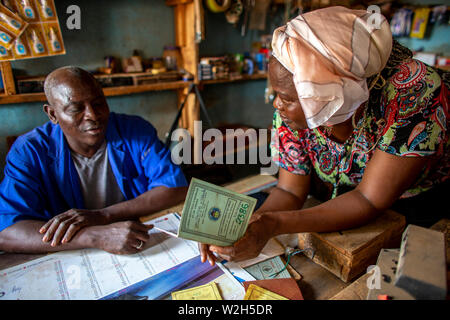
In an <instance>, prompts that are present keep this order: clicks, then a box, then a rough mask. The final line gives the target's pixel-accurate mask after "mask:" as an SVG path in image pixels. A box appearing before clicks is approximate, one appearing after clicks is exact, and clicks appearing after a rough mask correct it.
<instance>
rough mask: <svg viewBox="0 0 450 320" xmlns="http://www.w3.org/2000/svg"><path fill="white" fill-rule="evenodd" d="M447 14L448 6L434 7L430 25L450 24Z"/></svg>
mask: <svg viewBox="0 0 450 320" xmlns="http://www.w3.org/2000/svg"><path fill="white" fill-rule="evenodd" d="M447 12H448V10H447V6H446V5H445V4H444V5H441V6H436V7H434V8H433V9H432V13H431V18H430V23H433V24H437V25H439V24H444V23H448V21H449V19H448V13H447Z"/></svg>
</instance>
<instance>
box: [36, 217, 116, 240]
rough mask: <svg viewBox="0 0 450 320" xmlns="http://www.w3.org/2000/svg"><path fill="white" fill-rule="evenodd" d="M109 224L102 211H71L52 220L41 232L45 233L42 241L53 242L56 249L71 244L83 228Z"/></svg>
mask: <svg viewBox="0 0 450 320" xmlns="http://www.w3.org/2000/svg"><path fill="white" fill-rule="evenodd" d="M108 223H109V219H108V218H107V216H106V214H104V213H103V212H102V211H100V210H83V209H70V210H68V211H66V212H64V213H61V214H59V215H57V216H55V217H53V218H51V219H50V220H49V221H47V223H46V224H44V225H43V226H42V228H41V229H39V232H40V233H45V235H44V237H43V238H42V241H44V242H50V241H51V245H52V246H53V247H55V246H57V245H59V244H61V243H67V242H69V241H70V240H71V239H72V237H73V236H74V235H75V234H76V233H77V232H78V231H79V230H80V229H81V228H85V227H90V226H96V225H104V224H108Z"/></svg>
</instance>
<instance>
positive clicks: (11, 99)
mask: <svg viewBox="0 0 450 320" xmlns="http://www.w3.org/2000/svg"><path fill="white" fill-rule="evenodd" d="M190 83H191V82H189V81H171V82H157V83H151V84H144V85H139V86H122V87H110V88H104V89H103V92H104V93H105V96H107V97H112V96H121V95H129V94H136V93H143V92H150V91H162V90H174V89H184V88H187V87H188V86H189V84H190ZM39 101H41V102H43V101H47V98H46V97H45V94H44V93H43V92H40V93H22V94H13V95H0V104H9V103H27V102H39Z"/></svg>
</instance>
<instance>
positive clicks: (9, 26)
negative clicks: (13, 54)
mask: <svg viewBox="0 0 450 320" xmlns="http://www.w3.org/2000/svg"><path fill="white" fill-rule="evenodd" d="M27 26H28V23H27V22H25V20H23V19H22V18H21V17H19V15H17V14H15V13H13V12H12V11H11V10H9V9H8V8H7V7H5V6H4V5H1V4H0V44H1V45H2V46H3V48H5V49H11V48H12V47H13V45H14V41H15V40H16V39H17V38H18V37H19V36H20V35H21V34H22V33H23V32H24V31H25V29H26V27H27Z"/></svg>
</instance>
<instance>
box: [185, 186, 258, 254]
mask: <svg viewBox="0 0 450 320" xmlns="http://www.w3.org/2000/svg"><path fill="white" fill-rule="evenodd" d="M255 205H256V199H254V198H252V197H249V196H246V195H243V194H240V193H237V192H233V191H231V190H228V189H226V188H224V187H220V186H216V185H214V184H212V183H209V182H205V181H202V180H199V179H196V178H192V180H191V183H190V185H189V190H188V193H187V196H186V201H185V203H184V207H183V212H182V214H181V221H180V227H179V229H178V237H180V238H184V239H189V240H195V241H198V242H202V243H208V244H214V245H219V246H229V245H232V244H233V243H234V242H236V241H237V240H238V239H240V238H241V237H242V236H243V235H244V233H245V230H246V229H247V225H248V221H249V219H250V216H251V215H252V213H253V210H254V209H255Z"/></svg>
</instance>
